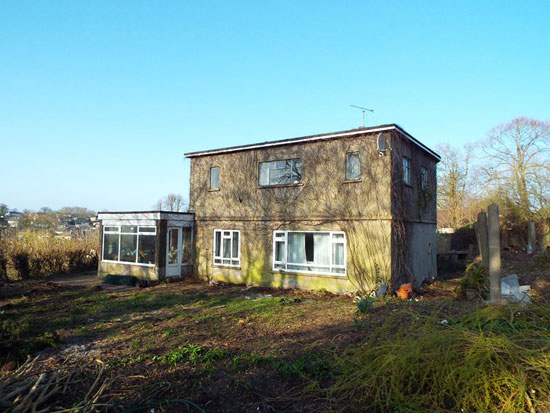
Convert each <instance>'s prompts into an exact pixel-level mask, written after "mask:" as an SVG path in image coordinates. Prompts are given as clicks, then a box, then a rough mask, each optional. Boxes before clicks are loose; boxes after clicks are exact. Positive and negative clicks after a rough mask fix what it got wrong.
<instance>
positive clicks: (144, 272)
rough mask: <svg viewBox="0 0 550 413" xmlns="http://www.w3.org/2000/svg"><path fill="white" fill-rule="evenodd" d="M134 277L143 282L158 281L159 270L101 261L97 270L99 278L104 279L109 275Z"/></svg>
mask: <svg viewBox="0 0 550 413" xmlns="http://www.w3.org/2000/svg"><path fill="white" fill-rule="evenodd" d="M109 274H111V275H133V276H135V277H137V278H139V279H142V280H149V281H158V280H159V279H161V278H162V277H159V275H160V274H159V269H158V268H157V267H146V266H143V265H133V264H121V263H113V262H104V261H100V262H99V265H98V269H97V276H98V277H99V278H103V277H105V276H107V275H109Z"/></svg>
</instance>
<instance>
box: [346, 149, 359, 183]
mask: <svg viewBox="0 0 550 413" xmlns="http://www.w3.org/2000/svg"><path fill="white" fill-rule="evenodd" d="M359 179H361V162H360V161H359V152H350V153H347V154H346V181H358V180H359Z"/></svg>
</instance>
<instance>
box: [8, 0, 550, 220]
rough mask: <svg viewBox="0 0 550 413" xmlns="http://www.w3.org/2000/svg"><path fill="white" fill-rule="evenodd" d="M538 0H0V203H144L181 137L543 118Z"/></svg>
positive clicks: (474, 132) (428, 134)
mask: <svg viewBox="0 0 550 413" xmlns="http://www.w3.org/2000/svg"><path fill="white" fill-rule="evenodd" d="M549 21H550V2H548V1H541V2H532V1H524V2H519V1H518V2H503V1H494V2H483V1H481V2H480V1H472V2H466V1H464V2H450V1H434V2H428V1H426V2H406V1H400V2H390V1H380V2H370V1H355V2H354V1H341V2H336V1H332V2H323V1H315V2H306V1H303V2H301V1H298V2H297V1H288V2H286V1H274V2H262V1H253V2H252V1H251V2H198V1H194V2H184V1H174V2H170V1H146V2H144V1H135V0H133V1H126V2H124V1H117V2H113V1H88V2H85V1H48V2H45V1H36V2H28V1H3V2H1V3H0V153H1V156H0V202H3V203H6V204H8V206H11V207H15V208H18V209H20V210H21V209H23V208H30V209H39V208H40V207H43V206H48V207H50V208H54V209H57V208H59V207H63V206H73V205H78V206H85V207H88V208H91V209H95V210H104V209H108V210H138V209H150V208H151V207H152V206H153V205H154V204H155V202H156V201H157V200H158V199H159V198H161V197H162V196H164V195H166V194H168V193H170V192H174V193H181V194H182V195H184V196H185V197H187V196H188V190H189V161H187V160H184V157H183V153H185V152H191V151H197V150H203V149H212V148H217V147H223V146H230V145H239V144H246V143H254V142H261V141H266V140H271V139H282V138H290V137H296V136H303V135H309V134H317V133H324V132H331V131H339V130H346V129H350V128H354V127H358V126H360V125H361V113H360V112H359V111H357V110H356V109H352V108H350V107H349V105H350V104H355V105H359V106H366V107H372V108H374V109H375V110H376V113H375V114H372V115H370V116H368V118H367V125H376V124H383V123H398V124H400V125H401V126H403V127H404V128H405V129H406V130H407V131H408V132H410V133H411V134H413V135H414V136H415V137H416V138H418V139H420V140H421V141H423V142H424V143H425V144H427V145H428V146H431V147H435V146H436V145H438V144H443V143H450V144H454V145H459V144H462V143H466V142H470V143H475V142H476V141H479V140H480V139H483V138H484V137H485V136H486V133H487V131H488V130H489V129H490V128H491V127H492V126H494V125H496V124H498V123H502V122H506V121H508V120H511V119H512V118H514V117H516V116H520V115H524V116H529V117H534V118H538V119H541V120H550V103H549V102H550V100H549V99H550V98H549V97H550V53H549V52H548V51H549V50H550V25H549V24H548V22H549Z"/></svg>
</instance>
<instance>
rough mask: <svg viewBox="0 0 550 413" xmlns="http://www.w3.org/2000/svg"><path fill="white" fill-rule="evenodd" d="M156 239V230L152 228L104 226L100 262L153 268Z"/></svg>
mask: <svg viewBox="0 0 550 413" xmlns="http://www.w3.org/2000/svg"><path fill="white" fill-rule="evenodd" d="M156 239H157V230H156V228H155V227H153V226H137V225H121V226H105V227H104V229H103V257H102V261H113V262H122V263H129V264H138V265H150V266H153V265H155V254H156Z"/></svg>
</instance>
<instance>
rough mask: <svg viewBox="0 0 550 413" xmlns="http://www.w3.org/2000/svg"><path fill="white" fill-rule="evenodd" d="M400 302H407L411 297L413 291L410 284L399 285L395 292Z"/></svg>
mask: <svg viewBox="0 0 550 413" xmlns="http://www.w3.org/2000/svg"><path fill="white" fill-rule="evenodd" d="M395 294H397V296H398V297H399V298H401V299H402V300H408V299H409V298H411V297H412V294H413V289H412V285H411V284H401V287H399V289H398V290H397V291H396V292H395Z"/></svg>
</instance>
